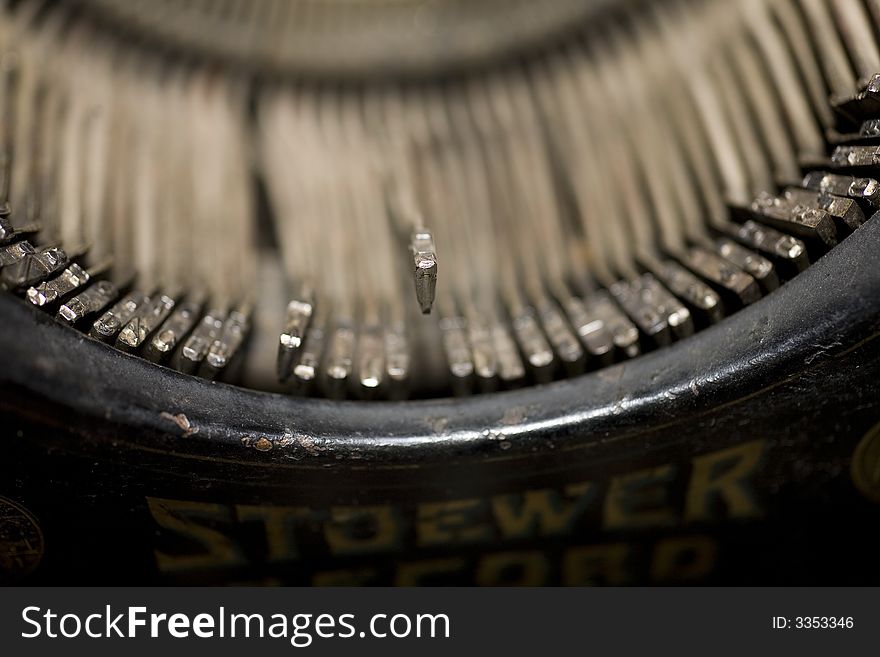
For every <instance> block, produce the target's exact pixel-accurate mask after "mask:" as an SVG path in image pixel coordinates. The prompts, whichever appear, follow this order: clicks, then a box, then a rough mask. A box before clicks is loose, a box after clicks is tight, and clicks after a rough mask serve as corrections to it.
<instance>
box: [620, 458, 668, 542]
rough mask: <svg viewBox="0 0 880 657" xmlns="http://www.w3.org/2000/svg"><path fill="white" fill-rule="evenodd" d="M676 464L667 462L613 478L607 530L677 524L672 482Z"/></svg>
mask: <svg viewBox="0 0 880 657" xmlns="http://www.w3.org/2000/svg"><path fill="white" fill-rule="evenodd" d="M674 475H675V467H674V466H672V465H664V466H661V467H659V468H652V469H650V470H641V471H639V472H634V473H632V474H628V475H622V476H619V477H614V478H613V479H612V480H611V485H610V486H609V488H608V493H607V495H606V496H605V528H606V529H644V528H645V527H663V526H669V525H672V524H675V519H676V518H675V512H674V511H673V509H672V508H671V507H670V506H669V484H670V482H671V481H672V478H673V476H674Z"/></svg>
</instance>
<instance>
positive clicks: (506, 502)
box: [492, 483, 594, 539]
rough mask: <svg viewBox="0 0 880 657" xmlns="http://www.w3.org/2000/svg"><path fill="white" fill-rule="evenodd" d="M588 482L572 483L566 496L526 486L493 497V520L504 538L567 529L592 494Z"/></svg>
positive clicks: (552, 532) (571, 526) (574, 521)
mask: <svg viewBox="0 0 880 657" xmlns="http://www.w3.org/2000/svg"><path fill="white" fill-rule="evenodd" d="M593 491H594V486H593V484H590V483H583V484H572V485H570V486H567V487H566V488H565V497H563V496H562V495H560V493H559V492H558V491H555V490H550V489H544V490H529V491H526V492H525V493H522V494H517V495H497V496H495V497H493V498H492V511H493V513H494V515H495V521H496V522H497V523H498V528H499V530H500V531H501V534H502V535H503V536H504V538H509V539H517V538H530V537H532V536H550V535H555V534H563V533H567V532H570V531H571V530H572V528H573V526H574V524H575V523H576V522H577V520H578V519H579V518H580V517H581V515H582V514H583V512H584V510H585V509H586V507H587V505H588V504H589V502H590V501H591V500H592V498H593Z"/></svg>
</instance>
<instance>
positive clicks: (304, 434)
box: [0, 0, 880, 585]
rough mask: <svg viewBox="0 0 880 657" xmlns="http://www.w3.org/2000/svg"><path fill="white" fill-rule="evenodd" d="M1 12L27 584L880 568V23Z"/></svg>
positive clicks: (165, 2)
mask: <svg viewBox="0 0 880 657" xmlns="http://www.w3.org/2000/svg"><path fill="white" fill-rule="evenodd" d="M0 7H2V10H0V287H2V288H3V289H2V291H0V355H2V359H3V364H2V366H0V439H2V452H0V582H4V583H24V584H73V583H78V584H91V583H93V584H153V583H186V584H236V583H238V584H241V583H250V584H308V585H341V584H396V585H414V584H472V583H475V584H481V585H501V584H515V585H539V584H550V585H554V584H565V585H581V584H609V585H621V584H670V583H671V584H682V583H687V584H705V583H725V584H747V583H751V584H781V583H788V584H830V583H834V584H861V583H870V582H873V583H877V575H876V572H877V569H876V555H877V550H878V547H880V546H878V543H877V533H876V531H875V527H876V524H877V521H878V519H880V513H878V502H880V424H878V422H880V412H878V410H880V344H878V340H877V338H878V335H880V267H878V262H877V254H878V253H880V218H878V216H877V213H878V210H880V1H878V0H737V1H735V2H731V1H730V0H702V1H698V0H664V1H648V0H644V1H640V0H625V1H618V2H610V1H608V2H605V1H600V0H553V1H550V0H157V1H154V2H133V1H127V0H71V1H68V2H51V1H47V0H18V1H13V0H6V2H3V3H0Z"/></svg>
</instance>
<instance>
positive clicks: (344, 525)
mask: <svg viewBox="0 0 880 657" xmlns="http://www.w3.org/2000/svg"><path fill="white" fill-rule="evenodd" d="M402 531H403V527H402V525H401V522H400V520H399V518H398V517H397V514H396V513H395V511H394V509H392V508H391V507H390V506H358V507H354V506H351V507H334V508H332V509H330V520H329V521H328V522H326V523H325V524H324V538H325V540H326V541H327V545H328V546H329V547H330V551H331V552H332V553H333V554H368V553H375V552H383V551H387V550H394V549H395V548H397V547H399V543H400V540H401V534H402Z"/></svg>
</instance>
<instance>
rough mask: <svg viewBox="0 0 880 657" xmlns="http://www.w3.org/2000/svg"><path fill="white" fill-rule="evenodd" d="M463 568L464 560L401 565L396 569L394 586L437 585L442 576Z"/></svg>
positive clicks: (434, 560)
mask: <svg viewBox="0 0 880 657" xmlns="http://www.w3.org/2000/svg"><path fill="white" fill-rule="evenodd" d="M462 568H464V559H426V560H424V561H411V562H409V563H402V564H400V566H398V568H397V577H396V579H395V581H394V585H395V586H424V585H426V584H429V585H430V584H438V583H439V581H440V580H441V578H442V576H444V575H446V576H449V575H450V574H453V573H457V572H459V571H461V569H462Z"/></svg>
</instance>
